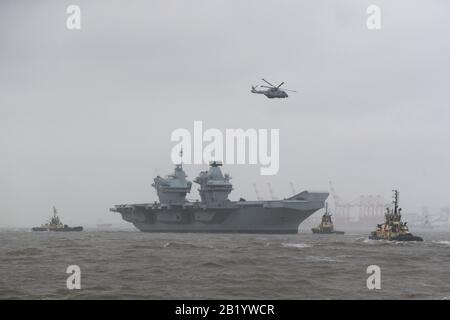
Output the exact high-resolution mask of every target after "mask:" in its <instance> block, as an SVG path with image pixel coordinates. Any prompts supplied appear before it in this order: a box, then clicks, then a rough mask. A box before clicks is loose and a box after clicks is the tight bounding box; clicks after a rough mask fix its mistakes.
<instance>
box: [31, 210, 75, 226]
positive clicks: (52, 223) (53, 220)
mask: <svg viewBox="0 0 450 320" xmlns="http://www.w3.org/2000/svg"><path fill="white" fill-rule="evenodd" d="M31 230H32V231H83V227H69V226H68V225H67V224H63V223H62V222H61V220H60V219H59V217H58V211H57V210H56V208H55V207H53V217H51V218H50V222H48V223H46V224H43V225H42V226H40V227H34V228H32V229H31Z"/></svg>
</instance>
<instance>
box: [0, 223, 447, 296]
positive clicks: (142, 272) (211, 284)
mask: <svg viewBox="0 0 450 320" xmlns="http://www.w3.org/2000/svg"><path fill="white" fill-rule="evenodd" d="M415 233H417V234H418V235H421V236H423V237H424V238H425V241H424V242H422V243H395V242H379V241H371V240H368V239H367V233H359V234H358V233H357V232H355V233H353V234H346V235H312V234H309V233H303V234H302V233H301V234H298V235H231V234H151V233H141V232H138V231H84V232H80V233H33V232H28V231H11V230H9V231H8V230H4V231H0V244H1V245H0V299H16V298H32V299H69V298H78V299H79V298H81V299H85V298H86V299H107V298H112V299H131V298H137V299H198V298H206V299H209V298H219V299H253V298H258V299H366V298H367V299H381V298H392V299H449V298H450V233H418V232H415ZM372 264H375V265H378V266H380V268H381V290H368V289H367V287H366V279H367V277H368V276H369V275H367V274H366V268H367V266H369V265H372ZM68 265H78V266H80V268H81V286H82V289H81V290H75V291H69V290H68V289H67V288H66V279H67V277H68V276H69V275H68V274H66V273H65V272H66V268H67V266H68Z"/></svg>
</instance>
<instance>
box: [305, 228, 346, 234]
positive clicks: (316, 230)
mask: <svg viewBox="0 0 450 320" xmlns="http://www.w3.org/2000/svg"><path fill="white" fill-rule="evenodd" d="M311 230H312V232H313V233H315V234H345V232H344V231H327V230H320V229H318V228H312V229H311Z"/></svg>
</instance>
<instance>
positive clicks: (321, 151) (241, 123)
mask: <svg viewBox="0 0 450 320" xmlns="http://www.w3.org/2000/svg"><path fill="white" fill-rule="evenodd" d="M69 4H77V5H79V6H80V7H81V10H82V30H80V31H69V30H67V29H66V18H67V14H66V12H65V11H66V8H67V6H68V5H69ZM370 4H377V5H379V6H380V7H381V9H382V29H381V30H380V31H369V30H368V29H367V28H366V18H367V14H366V8H367V7H368V5H370ZM449 9H450V2H448V1H445V0H441V1H439V0H429V1H418V0H415V1H406V0H404V1H401V0H398V1H361V0H351V1H350V0H348V1H336V0H329V1H323V0H319V1H298V0H291V1H287V0H284V1H280V0H276V1H275V0H272V1H268V0H258V1H231V0H229V1H225V0H222V1H218V0H204V1H199V0H194V1H182V0H172V1H168V0H161V1H156V0H152V1H131V2H130V1H123V0H122V1H99V0H95V1H9V0H6V1H5V0H3V1H1V2H0V150H1V153H0V226H25V227H28V226H32V225H36V224H39V223H41V222H43V219H45V218H47V216H48V215H49V214H51V206H52V205H56V206H57V207H58V208H59V209H60V212H61V215H62V218H63V221H65V222H68V223H74V224H77V223H95V221H96V220H97V219H99V218H101V219H103V220H111V221H119V220H120V219H119V218H118V217H117V216H116V217H114V215H113V214H112V213H109V212H108V209H109V208H110V207H111V206H112V205H114V204H119V203H131V202H146V201H154V200H156V194H155V192H154V190H152V188H151V187H150V184H151V182H152V179H153V177H154V176H155V175H156V174H160V175H163V174H166V173H169V172H170V171H171V170H172V167H173V166H172V164H171V162H170V150H171V148H172V147H173V145H174V143H173V142H171V141H170V134H171V132H172V131H173V130H174V129H176V128H187V129H189V130H192V128H193V121H194V120H203V124H204V126H205V128H219V129H225V128H239V127H241V128H268V129H270V128H279V129H280V145H281V150H280V162H281V164H280V171H279V174H278V175H276V176H268V177H263V176H260V175H259V166H242V165H241V166H225V167H224V171H225V172H229V173H230V174H231V176H232V177H233V180H232V182H233V183H234V188H235V189H234V191H233V192H232V194H231V198H233V199H237V198H239V197H240V196H242V197H245V198H255V195H254V192H253V187H252V184H253V182H255V183H257V184H258V185H259V189H260V193H261V194H262V195H264V196H265V197H269V194H268V191H267V187H266V183H267V182H270V183H271V184H272V186H273V188H274V191H275V193H276V195H277V196H278V197H283V196H287V195H289V193H290V187H289V182H290V181H292V182H293V183H294V184H295V186H296V188H297V191H300V189H315V190H317V189H320V190H327V189H328V180H329V179H331V180H332V181H333V183H334V185H335V188H336V189H337V192H338V193H339V194H340V195H341V197H343V198H345V199H347V200H352V199H354V198H357V197H358V196H359V195H360V194H365V195H368V194H373V195H377V194H381V195H382V196H383V197H385V198H389V197H390V192H391V189H392V188H393V187H397V188H399V189H400V191H401V202H402V205H403V207H404V208H405V209H406V210H410V211H419V210H420V208H421V206H423V205H427V206H429V207H430V208H431V209H432V210H438V209H439V208H440V207H441V206H444V205H449V204H450V199H449V194H450V147H449V146H450V126H449V120H450V111H449V98H450V90H449V89H448V88H449V84H450V41H449V40H448V39H449V34H450V20H449V19H448V12H450V11H449ZM262 77H265V78H267V79H269V80H272V81H273V82H277V81H278V82H281V81H285V82H286V87H287V88H290V89H294V90H298V91H299V92H298V93H293V94H291V96H290V98H289V99H286V100H269V99H267V98H265V97H264V96H260V95H253V94H251V93H250V92H249V90H250V86H251V85H252V84H253V85H254V84H259V83H260V78H262ZM201 169H205V166H194V165H190V166H187V167H186V171H187V173H188V175H189V176H190V178H191V179H193V178H194V176H195V175H196V174H197V173H198V172H199V171H200V170H201ZM190 198H197V192H196V187H195V188H193V191H192V194H191V195H190ZM113 218H115V219H113Z"/></svg>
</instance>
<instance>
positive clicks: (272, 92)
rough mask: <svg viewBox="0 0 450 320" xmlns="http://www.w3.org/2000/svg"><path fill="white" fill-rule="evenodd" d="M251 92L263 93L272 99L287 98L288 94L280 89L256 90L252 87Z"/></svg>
mask: <svg viewBox="0 0 450 320" xmlns="http://www.w3.org/2000/svg"><path fill="white" fill-rule="evenodd" d="M251 92H252V93H258V94H263V95H265V96H266V97H267V98H269V99H273V98H287V97H288V94H287V93H286V92H285V91H283V90H280V89H276V88H273V89H267V90H256V89H255V88H252V90H251Z"/></svg>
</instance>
